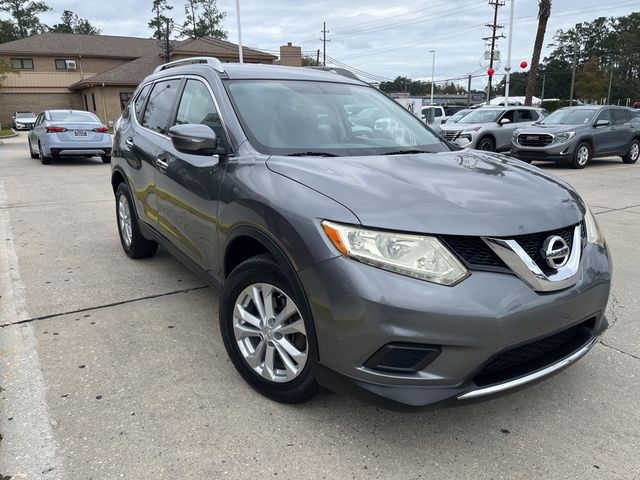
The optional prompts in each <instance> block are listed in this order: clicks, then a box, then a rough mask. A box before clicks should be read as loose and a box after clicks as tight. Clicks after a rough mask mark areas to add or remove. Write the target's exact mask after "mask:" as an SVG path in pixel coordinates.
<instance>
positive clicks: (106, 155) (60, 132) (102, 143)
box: [29, 110, 111, 165]
mask: <svg viewBox="0 0 640 480" xmlns="http://www.w3.org/2000/svg"><path fill="white" fill-rule="evenodd" d="M29 152H30V153H31V158H40V160H41V161H42V163H43V164H44V165H48V164H50V163H51V162H52V160H53V159H54V158H60V157H87V158H90V157H101V158H102V161H103V162H104V163H110V162H111V135H109V129H108V128H107V127H106V126H105V125H104V124H103V123H102V122H101V121H100V119H99V118H98V117H96V116H95V115H94V114H93V113H90V112H85V111H82V110H45V111H44V112H42V113H41V114H40V115H38V118H37V119H36V122H35V125H34V126H33V129H32V130H31V131H30V132H29Z"/></svg>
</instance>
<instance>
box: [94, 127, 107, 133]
mask: <svg viewBox="0 0 640 480" xmlns="http://www.w3.org/2000/svg"><path fill="white" fill-rule="evenodd" d="M93 131H94V132H98V133H109V129H108V128H107V127H98V128H94V129H93Z"/></svg>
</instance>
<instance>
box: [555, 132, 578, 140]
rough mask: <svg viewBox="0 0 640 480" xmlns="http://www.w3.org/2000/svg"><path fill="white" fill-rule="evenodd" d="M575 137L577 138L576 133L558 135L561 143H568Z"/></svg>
mask: <svg viewBox="0 0 640 480" xmlns="http://www.w3.org/2000/svg"><path fill="white" fill-rule="evenodd" d="M575 136H576V132H562V133H556V138H557V139H558V140H560V142H568V141H569V140H571V139H572V138H573V137H575Z"/></svg>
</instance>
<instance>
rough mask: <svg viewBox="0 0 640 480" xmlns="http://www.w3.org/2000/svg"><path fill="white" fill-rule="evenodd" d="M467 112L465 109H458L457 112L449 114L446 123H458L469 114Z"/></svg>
mask: <svg viewBox="0 0 640 480" xmlns="http://www.w3.org/2000/svg"><path fill="white" fill-rule="evenodd" d="M469 113H470V112H469V111H467V110H460V111H459V112H458V113H454V114H453V115H451V116H450V117H449V119H448V120H447V123H458V122H459V121H460V120H461V119H463V118H464V117H466V116H467V115H469Z"/></svg>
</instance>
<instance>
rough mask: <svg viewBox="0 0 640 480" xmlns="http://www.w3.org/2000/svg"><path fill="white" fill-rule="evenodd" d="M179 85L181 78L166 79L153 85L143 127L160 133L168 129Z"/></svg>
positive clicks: (143, 119)
mask: <svg viewBox="0 0 640 480" xmlns="http://www.w3.org/2000/svg"><path fill="white" fill-rule="evenodd" d="M179 85H180V80H166V81H164V82H158V83H156V84H155V85H154V86H153V89H152V90H151V94H150V95H149V101H148V102H147V107H146V108H145V109H144V116H143V117H142V126H143V127H147V128H148V129H150V130H153V131H154V132H158V133H164V132H165V131H166V129H167V126H168V125H169V120H170V119H169V116H170V115H171V109H172V108H173V103H174V101H175V99H176V97H177V96H178V86H179Z"/></svg>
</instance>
